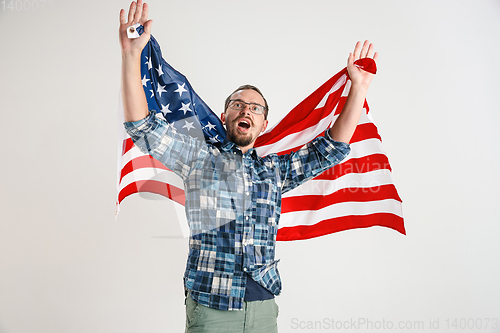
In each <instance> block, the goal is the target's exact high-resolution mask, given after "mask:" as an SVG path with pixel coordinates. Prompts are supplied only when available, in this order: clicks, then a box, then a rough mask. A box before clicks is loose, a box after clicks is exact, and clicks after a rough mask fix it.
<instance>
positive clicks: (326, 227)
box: [276, 213, 406, 241]
mask: <svg viewBox="0 0 500 333" xmlns="http://www.w3.org/2000/svg"><path fill="white" fill-rule="evenodd" d="M373 226H381V227H387V228H391V229H394V230H396V231H398V232H400V233H402V234H403V235H406V230H405V227H404V221H403V218H402V217H399V216H397V215H394V214H390V213H375V214H369V215H349V216H342V217H337V218H333V219H328V220H323V221H321V222H318V223H316V224H314V225H312V226H295V227H283V228H280V229H279V230H278V235H277V236H276V240H278V241H292V240H302V239H309V238H314V237H319V236H324V235H327V234H331V233H334V232H339V231H344V230H348V229H355V228H368V227H373Z"/></svg>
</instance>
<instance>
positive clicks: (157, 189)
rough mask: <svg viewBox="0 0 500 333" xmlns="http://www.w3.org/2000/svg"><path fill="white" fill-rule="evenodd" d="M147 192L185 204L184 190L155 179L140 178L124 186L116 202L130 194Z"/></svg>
mask: <svg viewBox="0 0 500 333" xmlns="http://www.w3.org/2000/svg"><path fill="white" fill-rule="evenodd" d="M139 192H149V193H155V194H159V195H162V196H164V197H166V198H169V199H170V200H173V201H175V202H177V203H179V204H181V205H183V206H184V205H185V196H184V190H182V189H180V188H178V187H176V186H173V185H169V184H166V183H163V182H159V181H157V180H140V181H137V182H133V183H131V184H129V185H127V186H125V187H124V188H123V189H122V190H121V191H120V193H119V194H118V203H121V202H122V200H123V199H125V198H126V197H128V196H129V195H131V194H134V193H139Z"/></svg>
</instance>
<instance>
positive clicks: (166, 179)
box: [120, 168, 184, 190]
mask: <svg viewBox="0 0 500 333" xmlns="http://www.w3.org/2000/svg"><path fill="white" fill-rule="evenodd" d="M141 180H156V181H159V182H163V183H167V184H170V185H173V186H175V187H178V188H180V189H182V190H184V182H183V181H182V179H181V178H180V177H179V176H177V175H176V174H175V173H173V172H172V171H167V170H163V169H157V168H140V169H137V170H134V171H132V172H130V173H128V174H127V175H126V176H125V177H123V178H122V182H121V183H120V188H121V189H123V188H125V187H126V186H127V185H129V184H131V183H133V182H138V181H141Z"/></svg>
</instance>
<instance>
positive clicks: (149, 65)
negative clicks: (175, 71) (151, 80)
mask: <svg viewBox="0 0 500 333" xmlns="http://www.w3.org/2000/svg"><path fill="white" fill-rule="evenodd" d="M146 59H148V57H146ZM146 64H148V71H149V70H150V69H151V68H153V64H152V63H151V58H149V59H148V61H147V62H146Z"/></svg>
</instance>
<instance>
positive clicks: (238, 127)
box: [221, 89, 267, 152]
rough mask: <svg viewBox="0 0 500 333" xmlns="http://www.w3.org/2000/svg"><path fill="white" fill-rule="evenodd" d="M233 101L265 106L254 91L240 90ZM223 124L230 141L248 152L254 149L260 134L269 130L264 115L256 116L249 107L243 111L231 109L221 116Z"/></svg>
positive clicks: (233, 97) (260, 97)
mask: <svg viewBox="0 0 500 333" xmlns="http://www.w3.org/2000/svg"><path fill="white" fill-rule="evenodd" d="M231 100H240V101H243V102H246V103H256V104H260V105H265V102H264V99H263V98H262V96H260V94H259V93H258V92H256V91H255V90H252V89H246V90H240V91H238V92H235V93H234V94H233V95H232V96H231ZM221 120H222V123H223V124H224V125H225V126H226V130H227V136H228V139H229V140H231V141H232V142H234V143H235V144H236V145H237V146H239V147H240V148H245V149H242V150H244V152H246V151H247V150H248V149H250V148H252V147H253V145H254V143H255V140H256V139H257V137H258V136H259V134H260V133H262V132H264V131H265V130H266V128H267V120H265V119H264V114H255V113H253V112H251V111H250V109H249V106H248V105H247V106H245V108H244V109H243V110H241V111H237V110H233V109H231V108H230V107H228V108H227V110H225V112H224V113H223V114H221Z"/></svg>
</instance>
